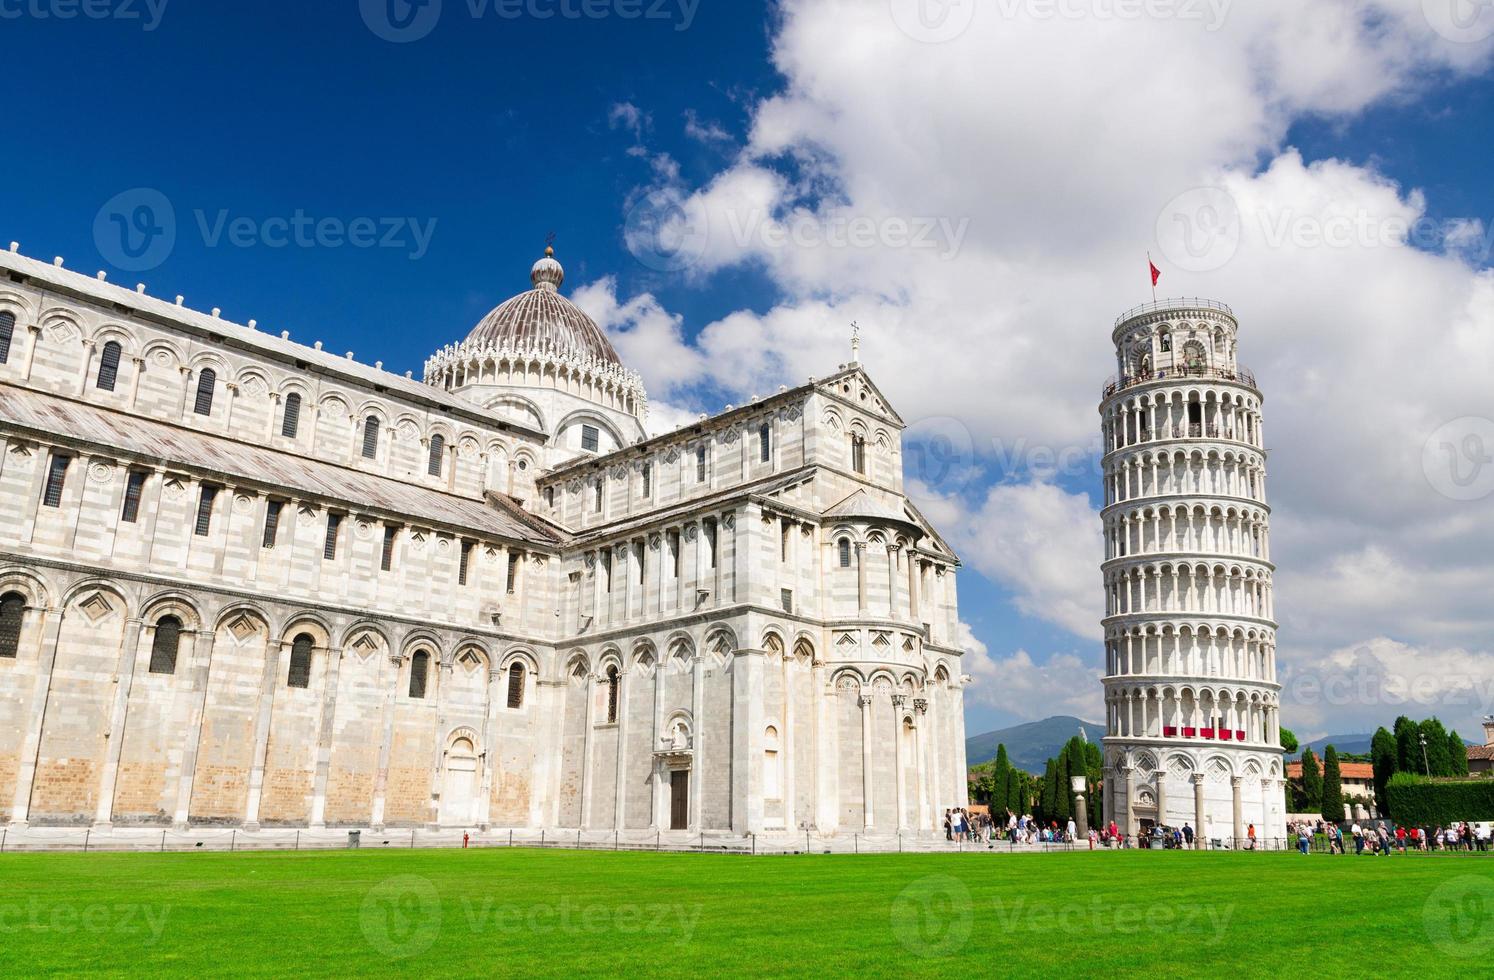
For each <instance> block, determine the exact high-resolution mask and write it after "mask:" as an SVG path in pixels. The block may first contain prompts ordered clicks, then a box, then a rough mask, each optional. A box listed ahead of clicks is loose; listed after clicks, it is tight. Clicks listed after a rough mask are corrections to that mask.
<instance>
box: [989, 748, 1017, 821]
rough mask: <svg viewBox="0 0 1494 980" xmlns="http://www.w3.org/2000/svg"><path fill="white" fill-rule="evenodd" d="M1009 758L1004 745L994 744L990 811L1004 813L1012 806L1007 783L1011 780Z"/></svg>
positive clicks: (993, 813) (994, 813)
mask: <svg viewBox="0 0 1494 980" xmlns="http://www.w3.org/2000/svg"><path fill="white" fill-rule="evenodd" d="M1011 768H1012V764H1011V760H1010V759H1008V758H1007V754H1006V745H1005V744H1002V745H998V746H996V767H995V770H994V771H993V772H992V776H991V782H992V792H991V813H992V815H996V814H1000V813H1004V812H1005V811H1007V810H1010V809H1011V808H1012V802H1011V796H1010V793H1009V790H1008V784H1009V783H1010V782H1011Z"/></svg>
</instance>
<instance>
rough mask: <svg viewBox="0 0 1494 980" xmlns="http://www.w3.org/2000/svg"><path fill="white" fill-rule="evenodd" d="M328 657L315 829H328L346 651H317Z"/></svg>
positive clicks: (314, 796) (313, 806)
mask: <svg viewBox="0 0 1494 980" xmlns="http://www.w3.org/2000/svg"><path fill="white" fill-rule="evenodd" d="M316 652H319V653H323V654H324V655H325V656H326V670H325V671H324V672H323V675H322V710H321V718H320V719H319V721H318V724H317V737H316V775H315V776H314V777H313V778H314V780H315V782H314V783H313V784H312V791H311V821H310V823H311V826H312V827H314V828H318V827H325V826H326V825H327V781H328V779H329V778H330V776H331V773H332V732H333V722H334V721H335V720H336V718H337V678H338V675H339V673H340V672H341V670H342V651H341V650H338V649H335V648H333V649H327V650H322V651H316Z"/></svg>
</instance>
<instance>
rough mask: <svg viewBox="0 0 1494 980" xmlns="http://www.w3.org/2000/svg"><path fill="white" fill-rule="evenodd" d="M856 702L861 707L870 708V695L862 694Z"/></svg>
mask: <svg viewBox="0 0 1494 980" xmlns="http://www.w3.org/2000/svg"><path fill="white" fill-rule="evenodd" d="M856 701H857V703H858V704H860V705H861V707H863V708H869V707H871V703H872V696H871V695H870V694H863V695H861V696H860V697H859V698H857V699H856Z"/></svg>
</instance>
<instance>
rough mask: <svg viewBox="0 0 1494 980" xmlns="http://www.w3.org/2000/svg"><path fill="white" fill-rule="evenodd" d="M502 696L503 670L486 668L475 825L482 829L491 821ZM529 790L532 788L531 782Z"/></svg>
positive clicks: (489, 824) (496, 778) (486, 827)
mask: <svg viewBox="0 0 1494 980" xmlns="http://www.w3.org/2000/svg"><path fill="white" fill-rule="evenodd" d="M502 696H503V671H502V669H501V668H498V667H489V668H488V710H487V711H486V712H485V713H484V714H483V719H482V724H483V732H482V745H483V763H484V765H483V767H482V798H481V799H480V800H479V801H478V804H477V825H478V826H479V827H481V828H482V829H483V830H487V829H488V828H489V827H490V826H492V822H493V787H494V786H495V785H496V784H497V782H498V704H499V698H501V697H502ZM530 792H531V793H533V792H534V789H533V786H532V784H531V788H530Z"/></svg>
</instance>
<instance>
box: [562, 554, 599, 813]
mask: <svg viewBox="0 0 1494 980" xmlns="http://www.w3.org/2000/svg"><path fill="white" fill-rule="evenodd" d="M599 560H600V559H599ZM597 680H598V677H597V675H596V674H587V675H586V679H585V684H586V711H585V716H586V722H585V725H586V727H585V728H583V729H582V735H581V738H582V741H581V829H582V830H585V829H587V828H589V827H590V826H591V791H592V789H593V788H594V787H595V784H596V780H595V779H592V778H591V767H592V763H593V755H594V753H595V751H596V739H595V738H593V737H592V729H593V727H594V726H595V725H596V720H597V718H596V703H597ZM555 744H556V745H560V744H562V743H560V742H556V743H555Z"/></svg>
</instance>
